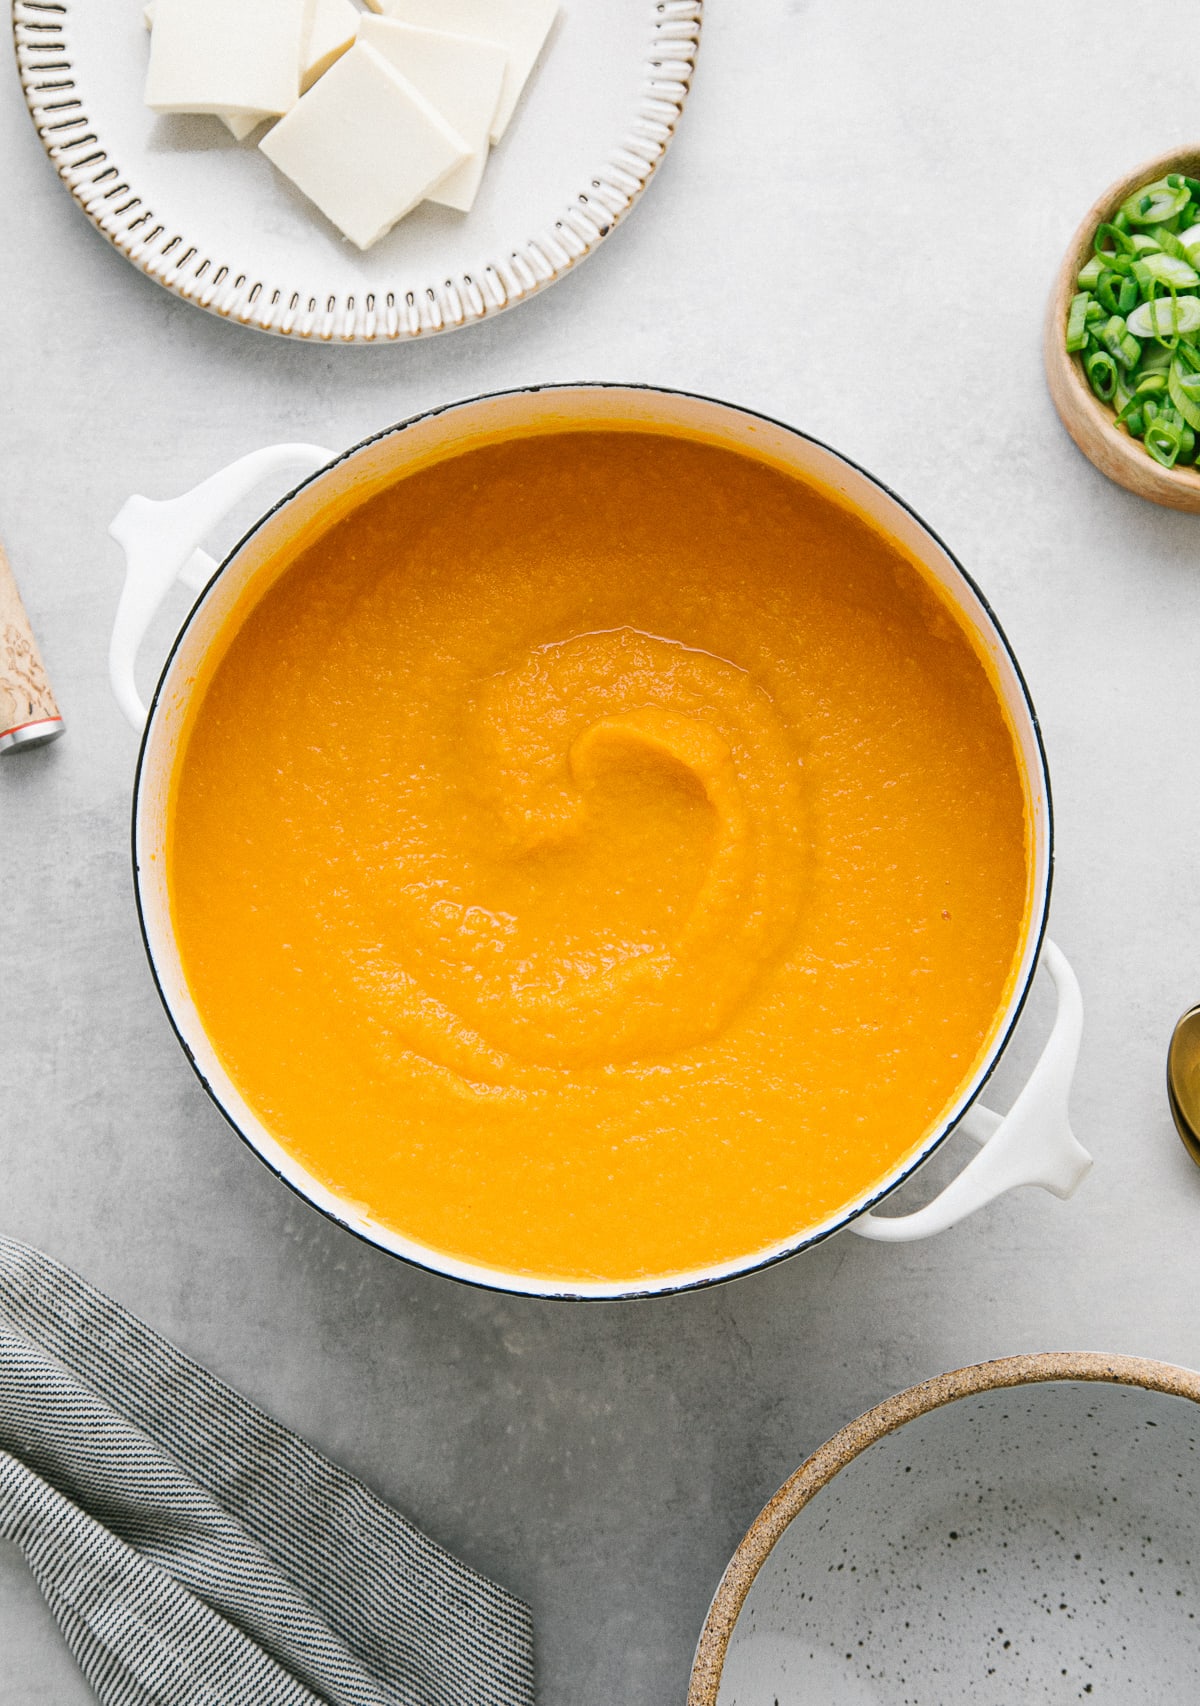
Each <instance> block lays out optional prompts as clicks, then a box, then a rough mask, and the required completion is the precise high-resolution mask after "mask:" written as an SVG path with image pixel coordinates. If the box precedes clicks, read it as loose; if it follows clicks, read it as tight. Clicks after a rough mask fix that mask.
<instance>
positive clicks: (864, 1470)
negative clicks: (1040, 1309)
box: [688, 1353, 1200, 1706]
mask: <svg viewBox="0 0 1200 1706" xmlns="http://www.w3.org/2000/svg"><path fill="white" fill-rule="evenodd" d="M1198 1406H1200V1375H1198V1374H1195V1373H1192V1372H1191V1371H1190V1370H1187V1369H1182V1368H1173V1367H1170V1366H1169V1365H1167V1364H1165V1363H1154V1362H1144V1361H1141V1360H1138V1359H1135V1358H1131V1357H1115V1356H1095V1355H1070V1354H1065V1353H1049V1354H1046V1355H1042V1356H1025V1357H1010V1358H1008V1359H1007V1360H1005V1361H1003V1362H991V1363H981V1364H979V1365H977V1366H976V1367H973V1368H965V1369H960V1370H958V1371H957V1372H956V1373H954V1374H947V1375H942V1376H941V1377H940V1378H938V1379H936V1380H930V1381H926V1382H925V1383H924V1385H921V1386H914V1387H912V1388H911V1389H910V1390H909V1391H907V1392H902V1393H900V1394H899V1396H898V1397H895V1398H890V1399H889V1400H888V1401H887V1402H886V1403H885V1404H881V1405H879V1407H878V1408H877V1409H875V1410H871V1411H869V1412H868V1413H867V1414H866V1415H865V1416H861V1417H860V1418H859V1419H858V1420H857V1421H856V1422H852V1423H851V1424H850V1425H849V1426H848V1427H846V1428H843V1429H842V1431H841V1432H840V1433H838V1434H835V1435H834V1437H833V1439H831V1440H830V1441H829V1443H828V1444H827V1445H824V1446H822V1447H821V1449H820V1450H819V1451H818V1452H817V1453H816V1454H815V1455H814V1456H813V1457H811V1458H810V1459H809V1460H808V1462H807V1463H805V1464H804V1465H803V1466H802V1467H801V1468H800V1469H798V1470H797V1472H796V1474H795V1475H793V1476H792V1478H791V1480H790V1481H788V1482H786V1483H785V1485H784V1486H783V1487H782V1488H781V1489H780V1490H779V1492H778V1493H777V1494H776V1495H775V1497H774V1498H773V1499H772V1500H771V1502H770V1504H768V1505H767V1507H766V1509H765V1510H764V1511H763V1512H762V1514H761V1515H760V1516H759V1517H758V1519H757V1521H756V1522H755V1523H754V1525H753V1527H752V1528H751V1529H750V1532H749V1533H748V1534H747V1536H746V1538H745V1539H744V1540H743V1541H742V1543H741V1545H740V1546H739V1547H738V1549H737V1552H736V1553H735V1554H734V1557H733V1560H732V1562H731V1563H730V1565H729V1568H728V1569H727V1570H726V1572H725V1575H724V1577H723V1578H722V1581H721V1585H720V1587H719V1588H718V1590H717V1594H716V1597H715V1599H714V1600H713V1603H712V1607H711V1609H710V1611H709V1614H708V1619H707V1622H706V1623H705V1626H704V1632H703V1634H702V1635H701V1638H700V1644H699V1647H698V1649H697V1653H696V1662H695V1667H694V1669H693V1673H692V1683H691V1689H690V1692H689V1695H688V1701H689V1706H867V1703H870V1706H945V1703H946V1702H949V1701H958V1700H979V1701H985V1702H987V1703H988V1706H1000V1703H1001V1702H1008V1701H1013V1702H1016V1701H1021V1702H1025V1703H1026V1706H1028V1703H1029V1702H1032V1701H1054V1702H1065V1701H1072V1700H1083V1701H1110V1702H1120V1703H1121V1706H1129V1703H1130V1702H1133V1701H1158V1700H1174V1699H1183V1698H1188V1699H1190V1698H1191V1697H1192V1695H1193V1693H1194V1692H1195V1685H1196V1681H1197V1678H1200V1620H1198V1617H1197V1606H1196V1598H1197V1595H1196V1570H1197V1565H1200V1408H1198Z"/></svg>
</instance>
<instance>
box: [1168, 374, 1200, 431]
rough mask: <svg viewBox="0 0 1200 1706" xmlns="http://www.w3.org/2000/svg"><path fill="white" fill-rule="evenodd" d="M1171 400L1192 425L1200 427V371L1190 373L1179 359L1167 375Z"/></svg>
mask: <svg viewBox="0 0 1200 1706" xmlns="http://www.w3.org/2000/svg"><path fill="white" fill-rule="evenodd" d="M1167 390H1168V391H1169V392H1170V396H1171V401H1172V403H1174V405H1175V407H1176V409H1178V411H1179V413H1180V414H1181V415H1182V416H1183V418H1184V420H1185V421H1186V422H1187V424H1188V425H1189V426H1190V427H1200V373H1188V372H1187V371H1186V370H1185V369H1184V368H1183V367H1181V366H1180V364H1179V362H1178V361H1173V362H1172V363H1171V369H1170V372H1169V373H1168V375H1167Z"/></svg>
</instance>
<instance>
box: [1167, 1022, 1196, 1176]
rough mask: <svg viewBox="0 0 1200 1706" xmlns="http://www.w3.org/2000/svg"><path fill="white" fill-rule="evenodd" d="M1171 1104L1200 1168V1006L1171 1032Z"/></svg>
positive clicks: (1184, 1141)
mask: <svg viewBox="0 0 1200 1706" xmlns="http://www.w3.org/2000/svg"><path fill="white" fill-rule="evenodd" d="M1167 1101H1168V1102H1169V1103H1170V1104H1171V1117H1172V1119H1173V1120H1174V1121H1175V1129H1176V1131H1177V1132H1178V1133H1179V1136H1180V1138H1181V1139H1182V1141H1183V1147H1184V1148H1185V1149H1186V1150H1187V1152H1188V1154H1189V1155H1190V1156H1191V1158H1192V1160H1193V1161H1194V1162H1195V1163H1196V1165H1197V1167H1200V1007H1189V1008H1188V1010H1187V1012H1186V1013H1185V1014H1184V1015H1183V1017H1182V1019H1180V1020H1179V1023H1178V1024H1177V1025H1176V1026H1175V1029H1174V1030H1173V1031H1172V1033H1171V1046H1170V1048H1169V1049H1168V1050H1167Z"/></svg>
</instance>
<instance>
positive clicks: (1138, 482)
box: [1042, 143, 1200, 513]
mask: <svg viewBox="0 0 1200 1706" xmlns="http://www.w3.org/2000/svg"><path fill="white" fill-rule="evenodd" d="M1189 166H1190V167H1191V169H1192V172H1193V174H1196V175H1200V143H1184V144H1180V145H1179V146H1177V147H1175V148H1171V149H1168V150H1166V151H1165V152H1164V153H1161V154H1156V155H1154V156H1152V157H1151V158H1150V159H1149V160H1144V161H1143V162H1142V163H1141V165H1139V166H1136V167H1135V168H1134V169H1133V171H1131V172H1126V173H1124V174H1123V175H1122V176H1121V177H1120V178H1116V179H1114V181H1113V182H1112V183H1110V184H1109V186H1108V188H1107V189H1105V190H1104V191H1103V193H1102V194H1101V195H1099V196H1098V197H1097V198H1096V200H1095V201H1094V202H1093V203H1092V205H1091V207H1090V208H1089V209H1088V211H1087V213H1086V214H1085V215H1084V217H1083V219H1082V220H1081V221H1080V223H1079V225H1078V226H1077V227H1076V229H1075V232H1074V234H1073V235H1072V237H1071V239H1070V241H1069V243H1068V244H1067V246H1066V248H1065V249H1064V250H1063V257H1062V260H1061V262H1060V263H1059V266H1058V270H1057V271H1056V273H1055V275H1054V283H1053V285H1052V287H1051V290H1050V295H1049V299H1048V301H1047V304H1046V317H1045V322H1044V328H1043V339H1042V358H1043V364H1044V366H1045V370H1046V382H1047V385H1048V386H1049V389H1050V396H1051V399H1052V400H1053V403H1054V406H1055V409H1056V410H1057V411H1058V415H1059V419H1060V420H1061V421H1062V424H1063V426H1064V427H1065V428H1066V430H1067V432H1068V433H1069V434H1070V436H1071V438H1072V439H1073V440H1074V441H1075V444H1076V446H1077V447H1078V448H1079V449H1080V450H1081V451H1082V452H1083V454H1084V455H1085V456H1086V457H1087V459H1088V461H1089V462H1091V463H1092V464H1093V465H1094V466H1095V467H1097V468H1098V469H1099V470H1100V472H1101V473H1102V474H1104V475H1106V476H1107V477H1108V478H1109V479H1110V480H1113V481H1115V482H1116V483H1117V484H1118V485H1121V486H1124V488H1125V490H1126V491H1129V492H1133V493H1134V494H1135V495H1136V496H1138V497H1142V498H1147V499H1148V500H1149V501H1150V502H1151V503H1157V504H1162V505H1164V506H1166V507H1167V508H1170V509H1181V510H1188V511H1191V512H1194V513H1200V465H1198V466H1196V467H1187V468H1163V467H1161V466H1160V464H1159V463H1157V462H1155V461H1154V459H1153V457H1151V456H1148V455H1147V454H1146V452H1145V450H1143V449H1142V446H1141V443H1140V442H1139V440H1137V439H1135V438H1130V437H1129V436H1128V434H1125V433H1120V432H1118V431H1117V429H1116V427H1115V426H1114V424H1113V412H1112V410H1111V409H1109V408H1108V406H1107V405H1106V404H1104V403H1102V402H1101V401H1100V400H1099V398H1097V397H1096V396H1095V394H1094V393H1093V391H1092V389H1091V387H1090V386H1089V385H1088V383H1087V380H1086V379H1085V378H1084V374H1083V369H1082V367H1081V366H1080V364H1079V363H1078V362H1077V361H1076V360H1075V358H1074V356H1073V355H1072V354H1070V352H1069V351H1068V350H1067V348H1066V345H1065V342H1064V331H1065V325H1066V311H1067V307H1068V305H1069V302H1070V298H1071V296H1072V295H1073V294H1074V291H1075V276H1076V274H1077V273H1078V271H1079V268H1080V266H1081V265H1082V264H1083V261H1084V259H1085V257H1086V256H1087V255H1089V254H1090V253H1091V252H1092V239H1093V237H1094V235H1095V231H1096V227H1097V225H1099V224H1101V223H1103V222H1104V221H1105V220H1108V219H1110V218H1111V217H1112V215H1113V214H1114V213H1115V212H1116V210H1117V208H1118V207H1119V206H1120V205H1121V203H1122V202H1123V201H1125V200H1126V199H1127V197H1129V196H1130V195H1132V193H1133V191H1134V190H1135V189H1137V188H1138V187H1139V185H1141V184H1146V183H1152V182H1153V181H1154V179H1155V178H1161V177H1163V176H1164V175H1165V174H1166V173H1167V172H1171V171H1179V170H1181V169H1182V170H1187V168H1188V167H1189Z"/></svg>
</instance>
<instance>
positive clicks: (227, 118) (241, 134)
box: [217, 113, 275, 142]
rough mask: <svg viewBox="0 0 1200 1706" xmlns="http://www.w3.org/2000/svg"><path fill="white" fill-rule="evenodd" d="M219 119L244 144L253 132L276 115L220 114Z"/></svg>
mask: <svg viewBox="0 0 1200 1706" xmlns="http://www.w3.org/2000/svg"><path fill="white" fill-rule="evenodd" d="M217 117H218V118H219V119H220V121H221V123H222V124H223V125H224V126H225V128H226V130H227V131H229V133H230V134H231V135H232V136H233V137H234V138H235V140H236V141H238V142H244V141H245V140H246V138H247V137H248V136H249V134H250V132H251V131H252V130H257V129H258V127H259V125H260V124H265V123H266V121H267V120H268V119H269V118H274V117H275V114H274V113H218V114H217Z"/></svg>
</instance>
